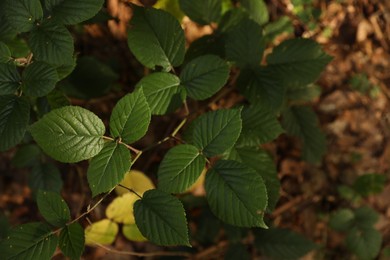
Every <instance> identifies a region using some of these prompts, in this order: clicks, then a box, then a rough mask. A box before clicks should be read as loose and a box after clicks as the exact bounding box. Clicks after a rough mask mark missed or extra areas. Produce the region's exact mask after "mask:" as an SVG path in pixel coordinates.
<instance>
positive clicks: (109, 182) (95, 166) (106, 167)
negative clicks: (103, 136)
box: [87, 142, 131, 197]
mask: <svg viewBox="0 0 390 260" xmlns="http://www.w3.org/2000/svg"><path fill="white" fill-rule="evenodd" d="M130 166H131V154H130V151H129V150H128V149H127V148H126V147H125V146H124V145H121V144H117V143H115V142H110V143H107V144H106V145H105V147H104V148H103V150H101V152H100V153H99V154H98V155H96V156H95V157H94V158H92V160H91V163H90V165H89V168H88V172H87V177H88V183H89V187H90V188H91V190H92V196H93V197H95V196H96V195H98V194H100V193H102V192H106V191H109V190H110V189H112V188H114V187H115V186H116V185H117V184H118V183H119V182H121V180H122V179H123V177H124V176H125V174H126V172H127V171H128V170H129V169H130Z"/></svg>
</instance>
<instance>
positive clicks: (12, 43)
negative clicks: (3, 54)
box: [7, 37, 31, 58]
mask: <svg viewBox="0 0 390 260" xmlns="http://www.w3.org/2000/svg"><path fill="white" fill-rule="evenodd" d="M7 45H8V48H9V50H10V51H11V54H12V57H13V58H25V57H27V56H28V55H29V53H30V52H31V51H30V48H29V46H28V45H27V42H26V40H25V39H23V38H21V37H16V38H13V39H11V40H7Z"/></svg>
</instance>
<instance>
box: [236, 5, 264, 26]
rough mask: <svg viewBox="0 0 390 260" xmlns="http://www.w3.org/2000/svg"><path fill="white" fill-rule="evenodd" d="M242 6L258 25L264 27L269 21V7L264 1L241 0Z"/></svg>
mask: <svg viewBox="0 0 390 260" xmlns="http://www.w3.org/2000/svg"><path fill="white" fill-rule="evenodd" d="M241 6H242V7H244V9H245V10H246V11H247V12H248V13H249V17H250V18H251V19H253V20H254V21H255V22H256V23H258V24H260V25H264V24H265V23H267V22H268V20H269V15H268V10H267V5H266V4H265V3H264V1H263V0H241Z"/></svg>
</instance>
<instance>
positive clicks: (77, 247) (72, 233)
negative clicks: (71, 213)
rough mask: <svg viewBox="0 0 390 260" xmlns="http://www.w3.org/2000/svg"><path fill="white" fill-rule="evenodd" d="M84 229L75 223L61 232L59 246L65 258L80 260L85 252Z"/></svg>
mask: <svg viewBox="0 0 390 260" xmlns="http://www.w3.org/2000/svg"><path fill="white" fill-rule="evenodd" d="M84 242H85V238H84V229H83V227H82V226H81V225H80V224H79V223H77V222H75V223H72V224H70V225H68V226H66V227H65V228H64V229H62V230H61V233H60V237H59V242H58V245H59V247H60V248H61V251H62V252H63V253H64V255H65V256H67V257H69V258H70V259H72V260H73V259H80V257H81V255H82V253H83V251H84Z"/></svg>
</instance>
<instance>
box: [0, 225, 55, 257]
mask: <svg viewBox="0 0 390 260" xmlns="http://www.w3.org/2000/svg"><path fill="white" fill-rule="evenodd" d="M57 242H58V239H57V236H56V235H55V234H53V233H52V230H51V229H50V228H49V227H48V226H47V225H46V224H43V223H28V224H24V225H21V226H18V227H16V228H14V229H12V230H11V233H10V234H9V235H8V237H7V238H6V239H4V240H3V241H1V242H0V252H1V254H2V256H3V257H6V258H5V259H31V260H49V259H51V257H52V256H53V254H54V251H55V249H56V247H57Z"/></svg>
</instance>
